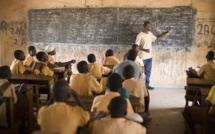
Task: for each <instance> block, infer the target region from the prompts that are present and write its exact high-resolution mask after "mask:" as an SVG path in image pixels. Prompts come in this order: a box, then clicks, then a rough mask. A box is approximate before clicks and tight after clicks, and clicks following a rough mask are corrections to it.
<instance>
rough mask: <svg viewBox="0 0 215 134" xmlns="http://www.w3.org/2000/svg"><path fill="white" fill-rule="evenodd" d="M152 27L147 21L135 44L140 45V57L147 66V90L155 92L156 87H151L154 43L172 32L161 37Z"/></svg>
mask: <svg viewBox="0 0 215 134" xmlns="http://www.w3.org/2000/svg"><path fill="white" fill-rule="evenodd" d="M151 30H152V25H151V23H150V22H148V21H146V22H144V24H143V31H142V32H140V33H139V34H138V35H137V38H136V41H135V44H137V45H139V47H140V53H139V57H140V58H141V59H142V60H143V63H144V66H145V75H146V88H147V89H149V90H153V89H154V87H151V86H150V85H149V84H150V75H151V69H152V42H153V41H156V40H160V39H161V38H163V37H165V36H166V35H168V34H169V33H170V32H165V33H163V34H161V35H159V36H155V35H154V34H153V33H152V32H151Z"/></svg>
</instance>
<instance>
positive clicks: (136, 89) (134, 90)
mask: <svg viewBox="0 0 215 134" xmlns="http://www.w3.org/2000/svg"><path fill="white" fill-rule="evenodd" d="M122 87H123V88H125V89H127V90H128V92H129V94H130V95H133V96H136V97H139V98H140V103H141V104H142V105H144V106H145V101H144V97H146V96H148V93H147V89H146V86H145V83H144V82H143V80H142V79H135V78H131V79H127V80H125V81H124V82H123V83H122Z"/></svg>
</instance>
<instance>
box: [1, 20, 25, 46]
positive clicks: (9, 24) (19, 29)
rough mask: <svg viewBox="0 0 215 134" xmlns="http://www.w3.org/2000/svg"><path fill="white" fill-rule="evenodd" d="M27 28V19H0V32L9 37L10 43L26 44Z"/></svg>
mask: <svg viewBox="0 0 215 134" xmlns="http://www.w3.org/2000/svg"><path fill="white" fill-rule="evenodd" d="M27 29H28V28H27V23H26V22H25V21H5V20H3V21H0V32H2V33H3V34H5V35H6V36H7V37H8V38H9V41H8V45H16V46H22V45H26V44H27Z"/></svg>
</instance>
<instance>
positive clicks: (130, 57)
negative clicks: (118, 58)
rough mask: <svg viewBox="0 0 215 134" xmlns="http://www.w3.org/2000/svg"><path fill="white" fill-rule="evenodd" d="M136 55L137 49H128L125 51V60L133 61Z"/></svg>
mask: <svg viewBox="0 0 215 134" xmlns="http://www.w3.org/2000/svg"><path fill="white" fill-rule="evenodd" d="M136 57H137V51H136V50H134V49H130V50H129V51H128V53H127V60H131V61H135V59H136Z"/></svg>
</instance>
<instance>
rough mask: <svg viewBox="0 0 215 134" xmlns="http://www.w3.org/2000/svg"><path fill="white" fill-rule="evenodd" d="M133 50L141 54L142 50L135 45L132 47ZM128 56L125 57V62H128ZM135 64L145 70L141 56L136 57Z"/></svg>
mask: <svg viewBox="0 0 215 134" xmlns="http://www.w3.org/2000/svg"><path fill="white" fill-rule="evenodd" d="M132 49H134V50H136V51H137V52H139V49H140V48H139V46H138V45H137V44H133V45H132ZM127 55H128V53H126V54H125V55H124V57H123V61H125V60H126V57H127ZM134 62H135V63H136V64H137V65H139V66H140V67H143V69H144V63H143V61H142V60H141V59H140V57H139V55H137V57H136V59H135V61H134Z"/></svg>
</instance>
